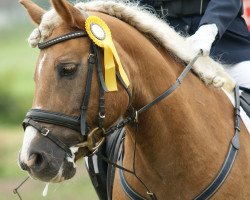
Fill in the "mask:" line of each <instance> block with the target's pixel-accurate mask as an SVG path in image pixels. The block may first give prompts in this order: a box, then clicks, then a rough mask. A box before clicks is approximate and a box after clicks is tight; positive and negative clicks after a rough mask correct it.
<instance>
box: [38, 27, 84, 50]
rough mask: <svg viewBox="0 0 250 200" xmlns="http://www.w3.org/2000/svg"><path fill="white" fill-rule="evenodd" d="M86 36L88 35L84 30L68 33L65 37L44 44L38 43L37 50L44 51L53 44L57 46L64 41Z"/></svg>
mask: <svg viewBox="0 0 250 200" xmlns="http://www.w3.org/2000/svg"><path fill="white" fill-rule="evenodd" d="M86 36H88V34H87V32H86V31H85V30H80V31H74V32H70V33H68V34H66V35H62V36H59V37H56V38H53V39H51V40H48V41H46V42H41V43H38V48H39V49H45V48H48V47H50V46H53V45H55V44H58V43H60V42H64V41H66V40H70V39H74V38H79V37H86Z"/></svg>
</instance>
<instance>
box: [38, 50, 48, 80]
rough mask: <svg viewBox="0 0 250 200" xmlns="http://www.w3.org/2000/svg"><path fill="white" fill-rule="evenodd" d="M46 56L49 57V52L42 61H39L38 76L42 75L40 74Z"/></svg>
mask: <svg viewBox="0 0 250 200" xmlns="http://www.w3.org/2000/svg"><path fill="white" fill-rule="evenodd" d="M46 57H47V54H46V53H45V54H44V55H43V57H42V59H41V60H40V62H39V65H38V69H37V70H38V71H37V72H38V77H40V75H41V72H42V68H43V64H44V61H45V60H46Z"/></svg>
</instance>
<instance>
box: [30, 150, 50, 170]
mask: <svg viewBox="0 0 250 200" xmlns="http://www.w3.org/2000/svg"><path fill="white" fill-rule="evenodd" d="M45 163H46V157H45V156H44V155H43V154H42V153H33V154H31V156H30V157H29V160H28V162H27V166H28V167H30V168H32V169H33V170H41V169H42V168H43V166H45Z"/></svg>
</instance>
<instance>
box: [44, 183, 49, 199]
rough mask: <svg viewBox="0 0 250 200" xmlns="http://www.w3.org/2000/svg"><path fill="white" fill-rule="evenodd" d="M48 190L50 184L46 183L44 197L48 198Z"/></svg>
mask: <svg viewBox="0 0 250 200" xmlns="http://www.w3.org/2000/svg"><path fill="white" fill-rule="evenodd" d="M48 189H49V183H46V185H45V188H44V190H43V196H44V197H45V196H47V194H48Z"/></svg>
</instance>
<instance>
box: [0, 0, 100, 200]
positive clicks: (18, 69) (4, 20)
mask: <svg viewBox="0 0 250 200" xmlns="http://www.w3.org/2000/svg"><path fill="white" fill-rule="evenodd" d="M36 2H38V3H39V5H41V6H42V7H43V8H46V9H48V8H49V4H48V1H47V0H46V1H44V0H37V1H36ZM33 28H34V26H33V25H32V23H31V21H30V19H29V17H28V15H27V14H26V12H25V10H24V9H23V8H22V7H21V5H20V4H19V3H18V0H0V200H9V199H14V200H15V199H18V197H17V196H15V195H14V194H13V192H12V190H13V189H14V188H15V187H16V186H17V185H18V184H19V183H20V182H22V180H23V179H24V178H25V177H26V176H27V174H26V173H25V172H23V171H21V169H20V168H19V167H18V165H17V156H18V152H19V150H20V148H21V145H22V137H23V131H22V128H21V122H22V120H23V118H24V116H25V114H26V112H27V110H28V109H29V108H30V107H31V104H32V99H33V91H34V82H33V73H34V70H35V64H36V59H37V56H38V53H39V50H37V49H32V48H30V47H29V45H28V43H27V38H28V37H29V34H30V33H31V31H32V30H33ZM77 165H78V172H77V174H76V176H75V177H74V178H73V179H71V180H69V181H65V182H63V183H60V184H51V185H50V187H49V193H48V195H47V197H42V195H41V194H42V191H43V188H44V186H45V184H44V183H41V182H39V181H35V180H32V179H30V180H29V181H28V182H27V183H25V184H24V185H23V186H22V187H21V188H20V190H19V191H20V193H21V195H22V198H23V200H34V199H37V200H39V199H43V200H52V199H53V200H57V199H58V200H59V199H60V200H64V199H67V200H68V199H71V200H78V199H79V200H80V199H86V200H95V199H97V196H96V194H95V192H94V189H93V187H92V185H91V183H90V180H89V177H88V174H87V172H86V170H85V167H84V166H83V160H80V161H79V162H78V164H77Z"/></svg>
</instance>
